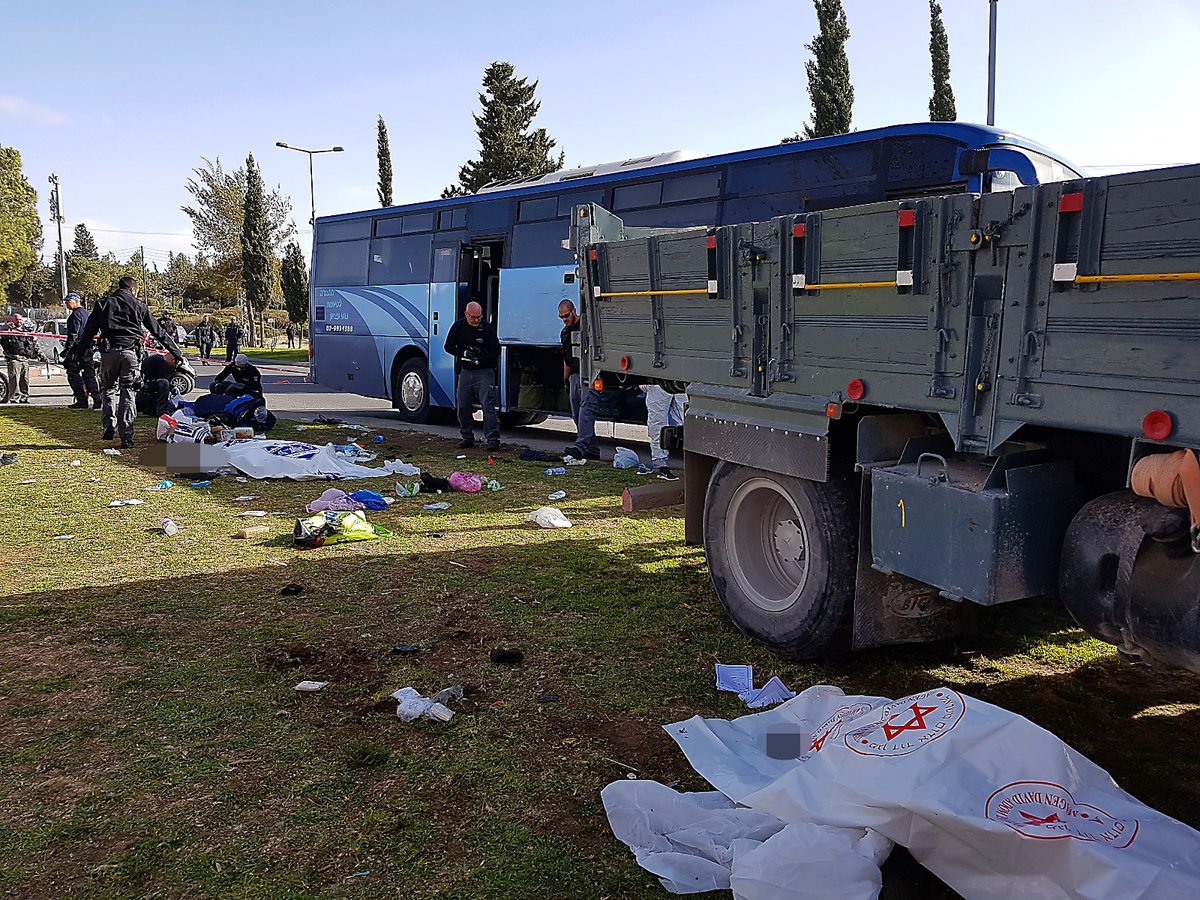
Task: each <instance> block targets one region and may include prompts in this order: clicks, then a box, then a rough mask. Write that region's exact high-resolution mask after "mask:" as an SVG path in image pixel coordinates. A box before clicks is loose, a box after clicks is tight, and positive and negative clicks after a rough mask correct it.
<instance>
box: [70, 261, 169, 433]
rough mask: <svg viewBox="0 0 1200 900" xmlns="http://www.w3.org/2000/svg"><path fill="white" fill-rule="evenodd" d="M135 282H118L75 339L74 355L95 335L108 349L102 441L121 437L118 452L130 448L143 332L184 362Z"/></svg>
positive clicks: (102, 385) (102, 386)
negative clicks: (155, 319) (140, 298)
mask: <svg viewBox="0 0 1200 900" xmlns="http://www.w3.org/2000/svg"><path fill="white" fill-rule="evenodd" d="M137 292H138V283H137V281H136V280H135V279H134V278H131V277H130V276H128V275H126V276H125V277H124V278H122V279H121V280H120V281H119V282H118V287H117V290H116V292H115V293H113V294H109V295H108V296H107V297H101V298H100V300H99V301H97V303H96V308H95V309H93V310H92V314H91V315H90V316H89V317H88V320H87V324H86V325H85V326H84V328H83V334H81V335H80V336H79V345H80V346H79V347H78V348H76V350H75V351H74V352H75V354H78V353H79V352H81V351H82V350H84V348H90V347H91V346H92V340H93V339H94V338H95V337H96V335H97V334H99V335H100V336H101V337H103V338H104V339H105V341H106V344H107V348H108V349H106V350H105V351H104V353H102V354H101V355H100V390H101V391H102V392H103V394H104V417H103V423H104V440H106V441H108V440H112V438H113V436H114V434H115V433H117V432H119V433H120V435H121V447H122V448H128V447H132V446H133V420H134V418H135V417H136V416H137V404H136V396H135V393H136V390H137V388H136V385H137V381H138V371H139V366H138V357H139V355H140V352H141V348H142V342H143V337H142V334H143V331H149V332H150V333H151V334H152V335H154V337H155V338H157V339H158V342H159V343H160V344H162V345H163V346H164V347H166V348H167V352H168V353H170V354H171V356H173V357H174V358H175V362H177V363H178V362H181V361H182V360H183V354H182V353H180V352H179V346H178V345H177V344H176V343H175V336H174V335H173V334H167V333H166V332H165V331H163V330H162V329H161V328H160V327H159V325H158V323H157V322H156V321H154V318H153V317H152V316H151V315H150V310H149V309H147V308H146V304H145V303H143V302H142V301H141V300H139V299H138V298H137Z"/></svg>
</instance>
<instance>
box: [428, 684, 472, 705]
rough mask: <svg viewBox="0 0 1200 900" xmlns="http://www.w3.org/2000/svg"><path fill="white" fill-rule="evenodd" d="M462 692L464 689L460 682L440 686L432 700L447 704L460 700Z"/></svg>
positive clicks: (463, 692)
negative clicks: (444, 686)
mask: <svg viewBox="0 0 1200 900" xmlns="http://www.w3.org/2000/svg"><path fill="white" fill-rule="evenodd" d="M464 694H465V691H464V690H463V686H462V685H461V684H453V685H451V686H450V687H446V688H442V689H441V690H440V691H438V692H437V693H436V694H434V695H433V702H434V703H442V704H445V705H449V704H450V703H452V702H453V701H455V700H461V699H462V698H463V695H464Z"/></svg>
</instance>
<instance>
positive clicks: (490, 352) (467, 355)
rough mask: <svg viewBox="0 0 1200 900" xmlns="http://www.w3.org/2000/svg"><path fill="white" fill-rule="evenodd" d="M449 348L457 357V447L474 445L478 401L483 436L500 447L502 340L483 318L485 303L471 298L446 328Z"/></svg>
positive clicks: (489, 443)
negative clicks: (498, 392) (498, 384)
mask: <svg viewBox="0 0 1200 900" xmlns="http://www.w3.org/2000/svg"><path fill="white" fill-rule="evenodd" d="M446 352H447V353H449V354H451V355H452V356H453V357H454V371H455V374H457V376H458V388H457V389H456V390H455V393H454V405H455V407H456V408H457V410H458V430H459V433H460V434H462V441H460V442H459V445H458V448H459V449H460V450H465V449H467V448H468V447H474V446H475V431H474V429H475V401H476V400H478V401H479V405H480V406H481V407H482V408H483V437H484V440H486V441H487V447H488V449H489V450H498V449H499V448H500V416H499V414H498V413H497V411H496V369H497V368H498V367H499V365H500V340H499V338H497V337H496V330H495V329H494V328H492V326H491V325H489V324H488V323H487V322H485V321H483V307H481V306H480V305H479V304H478V303H476V302H475V301H474V300H472V301H471V302H470V303H468V304H467V308H466V310H465V311H464V313H463V318H461V319H459V320H458V321H457V322H455V323H454V324H453V325H451V326H450V330H449V331H448V332H446Z"/></svg>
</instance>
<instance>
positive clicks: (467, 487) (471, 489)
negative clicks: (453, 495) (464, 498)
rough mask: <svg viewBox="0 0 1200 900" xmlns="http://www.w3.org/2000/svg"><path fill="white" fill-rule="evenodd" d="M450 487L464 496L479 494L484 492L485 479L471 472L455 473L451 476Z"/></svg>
mask: <svg viewBox="0 0 1200 900" xmlns="http://www.w3.org/2000/svg"><path fill="white" fill-rule="evenodd" d="M450 487H451V488H452V489H453V490H456V491H461V492H462V493H464V494H478V493H479V492H480V491H482V490H483V479H482V478H480V477H479V476H478V475H472V474H471V473H470V472H454V473H452V474H451V475H450Z"/></svg>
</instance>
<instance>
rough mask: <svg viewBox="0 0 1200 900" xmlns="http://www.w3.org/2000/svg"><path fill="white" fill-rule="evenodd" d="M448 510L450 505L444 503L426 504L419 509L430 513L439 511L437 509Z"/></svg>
mask: <svg viewBox="0 0 1200 900" xmlns="http://www.w3.org/2000/svg"><path fill="white" fill-rule="evenodd" d="M449 508H450V504H449V503H446V502H445V501H443V502H441V503H426V504H425V505H424V506H422V507H421V509H427V510H429V511H430V512H434V511H435V510H439V509H449Z"/></svg>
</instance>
